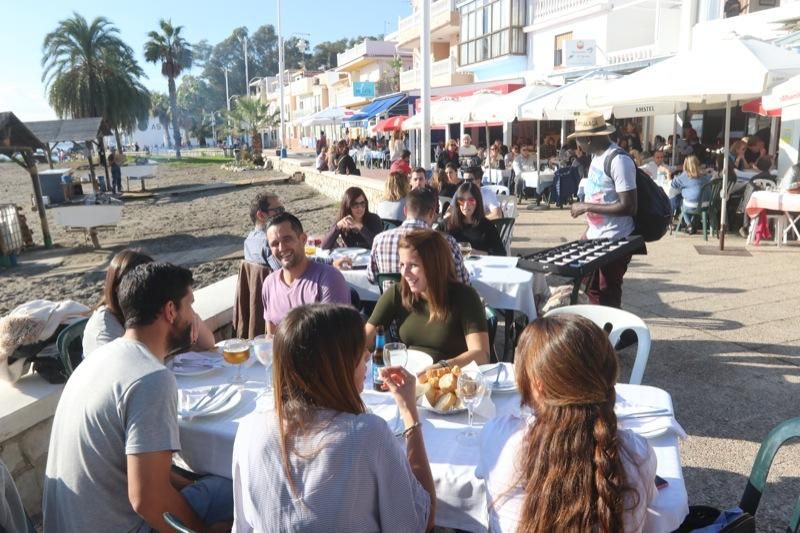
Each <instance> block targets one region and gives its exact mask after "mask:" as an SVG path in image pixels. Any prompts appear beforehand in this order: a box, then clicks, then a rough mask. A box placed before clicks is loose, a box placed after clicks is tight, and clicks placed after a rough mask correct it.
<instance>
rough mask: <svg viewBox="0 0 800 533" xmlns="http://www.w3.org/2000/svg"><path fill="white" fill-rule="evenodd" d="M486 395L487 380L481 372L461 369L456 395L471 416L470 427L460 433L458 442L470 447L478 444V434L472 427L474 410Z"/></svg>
mask: <svg viewBox="0 0 800 533" xmlns="http://www.w3.org/2000/svg"><path fill="white" fill-rule="evenodd" d="M484 394H486V378H484V377H483V374H482V373H481V371H480V370H477V369H461V374H460V375H459V376H458V384H457V385H456V395H457V396H458V398H459V399H460V400H461V403H463V404H464V407H466V408H467V413H468V414H469V427H468V428H467V429H465V430H464V431H462V432H461V433H459V435H458V440H459V441H461V442H463V443H465V444H469V445H476V444H477V443H478V432H477V431H475V429H474V428H473V427H472V417H473V414H472V412H473V410H474V409H475V406H476V405H478V404H479V403H480V402H481V399H482V398H483V395H484Z"/></svg>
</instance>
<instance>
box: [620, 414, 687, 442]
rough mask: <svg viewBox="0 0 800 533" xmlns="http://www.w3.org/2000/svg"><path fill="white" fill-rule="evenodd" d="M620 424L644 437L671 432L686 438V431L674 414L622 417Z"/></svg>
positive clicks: (653, 436)
mask: <svg viewBox="0 0 800 533" xmlns="http://www.w3.org/2000/svg"><path fill="white" fill-rule="evenodd" d="M619 425H620V427H622V428H623V429H629V430H631V431H633V432H634V433H636V434H637V435H640V436H642V437H644V438H655V437H659V436H661V435H664V434H665V433H669V432H672V433H675V434H676V435H678V437H680V438H681V439H685V438H686V431H685V430H684V429H683V427H681V425H680V424H679V423H678V421H677V420H675V417H673V416H672V415H660V416H659V415H656V416H642V417H636V418H620V419H619Z"/></svg>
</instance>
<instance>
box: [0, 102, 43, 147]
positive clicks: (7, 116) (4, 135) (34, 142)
mask: <svg viewBox="0 0 800 533" xmlns="http://www.w3.org/2000/svg"><path fill="white" fill-rule="evenodd" d="M38 148H41V149H42V150H44V149H45V145H44V143H43V142H42V141H41V140H40V139H39V138H38V137H37V136H36V135H34V134H33V133H32V132H31V130H30V129H28V127H27V126H25V124H23V123H22V121H21V120H20V119H18V118H17V117H16V115H14V113H11V112H10V111H5V112H0V154H3V155H9V156H10V155H13V154H14V153H16V152H19V151H20V150H36V149H38Z"/></svg>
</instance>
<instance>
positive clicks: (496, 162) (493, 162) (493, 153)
mask: <svg viewBox="0 0 800 533" xmlns="http://www.w3.org/2000/svg"><path fill="white" fill-rule="evenodd" d="M484 168H485V170H505V169H506V161H505V158H504V157H503V154H502V153H501V152H500V147H499V146H498V145H496V144H493V145H492V146H491V148H489V155H488V156H487V157H486V161H485V162H484Z"/></svg>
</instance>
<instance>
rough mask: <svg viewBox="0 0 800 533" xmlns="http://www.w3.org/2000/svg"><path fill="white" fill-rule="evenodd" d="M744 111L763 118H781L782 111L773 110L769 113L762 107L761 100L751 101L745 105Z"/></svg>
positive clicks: (743, 106)
mask: <svg viewBox="0 0 800 533" xmlns="http://www.w3.org/2000/svg"><path fill="white" fill-rule="evenodd" d="M742 111H744V112H745V113H754V114H756V115H761V116H762V117H779V116H781V110H780V109H771V110H769V111H767V110H766V109H764V106H762V105H761V98H756V99H755V100H750V101H749V102H747V103H746V104H743V105H742Z"/></svg>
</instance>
